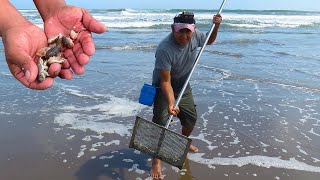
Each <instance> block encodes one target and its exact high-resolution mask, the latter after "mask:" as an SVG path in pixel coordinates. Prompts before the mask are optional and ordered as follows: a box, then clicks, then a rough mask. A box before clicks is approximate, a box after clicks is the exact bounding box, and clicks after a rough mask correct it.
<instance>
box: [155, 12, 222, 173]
mask: <svg viewBox="0 0 320 180" xmlns="http://www.w3.org/2000/svg"><path fill="white" fill-rule="evenodd" d="M221 21H222V18H221V16H220V15H219V14H217V15H215V16H214V17H213V22H214V23H215V27H214V30H213V32H212V34H211V36H210V38H209V40H208V43H207V44H212V43H213V42H214V41H215V39H216V37H217V33H218V29H219V26H220V23H221ZM171 28H172V32H171V33H170V34H169V35H168V36H167V37H166V38H165V39H164V40H163V41H162V42H161V43H160V44H159V46H158V48H157V50H156V54H155V58H156V60H155V67H154V71H153V78H152V79H153V80H152V81H153V82H152V83H153V85H154V86H156V87H160V88H157V92H156V97H155V101H154V109H153V119H152V121H153V122H154V123H157V124H159V125H162V126H164V125H165V124H166V122H167V120H168V117H169V115H174V116H177V117H178V118H179V119H180V122H181V125H182V134H183V135H185V136H187V137H188V136H189V135H190V134H191V132H192V130H193V128H194V126H195V124H196V120H197V112H196V108H195V104H194V100H193V95H192V91H191V87H190V85H189V84H188V86H187V88H186V90H185V92H184V94H183V96H182V98H181V101H180V103H179V106H178V108H176V109H175V108H174V106H175V99H176V98H177V96H178V95H179V93H180V91H181V89H182V87H183V85H184V83H185V81H186V79H187V78H188V75H189V74H190V71H191V69H192V67H193V65H194V62H195V60H196V55H197V53H198V52H197V48H198V47H201V46H203V44H204V43H205V40H206V38H207V37H206V35H205V34H204V33H202V32H200V31H199V30H197V29H196V26H195V20H194V15H193V13H191V12H182V13H180V14H178V15H177V16H176V17H174V23H173V24H172V26H171ZM190 151H191V152H197V151H198V148H197V147H195V146H193V145H190ZM150 174H151V177H152V178H154V179H162V178H163V177H162V173H161V161H160V160H159V159H157V158H154V159H153V161H152V169H151V172H150Z"/></svg>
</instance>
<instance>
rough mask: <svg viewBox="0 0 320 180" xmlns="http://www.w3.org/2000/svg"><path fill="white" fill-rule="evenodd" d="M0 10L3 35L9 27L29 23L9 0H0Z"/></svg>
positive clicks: (1, 32)
mask: <svg viewBox="0 0 320 180" xmlns="http://www.w3.org/2000/svg"><path fill="white" fill-rule="evenodd" d="M0 12H1V13H0V36H1V37H2V36H3V33H5V32H6V31H7V30H8V29H11V28H13V27H19V26H22V25H25V24H27V23H29V21H28V20H27V19H26V18H24V17H23V16H22V14H21V13H20V12H19V11H18V10H17V9H16V8H15V7H14V6H13V5H12V4H11V3H10V2H9V1H8V0H0Z"/></svg>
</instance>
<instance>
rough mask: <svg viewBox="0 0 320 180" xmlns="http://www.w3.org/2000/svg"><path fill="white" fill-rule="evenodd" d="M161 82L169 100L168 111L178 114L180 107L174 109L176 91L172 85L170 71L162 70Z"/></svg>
mask: <svg viewBox="0 0 320 180" xmlns="http://www.w3.org/2000/svg"><path fill="white" fill-rule="evenodd" d="M160 84H161V90H162V92H163V93H164V95H165V96H166V99H167V101H168V111H169V113H170V114H172V115H174V116H176V115H177V114H178V113H179V109H174V105H175V98H174V92H173V89H172V86H171V75H170V71H166V70H161V71H160Z"/></svg>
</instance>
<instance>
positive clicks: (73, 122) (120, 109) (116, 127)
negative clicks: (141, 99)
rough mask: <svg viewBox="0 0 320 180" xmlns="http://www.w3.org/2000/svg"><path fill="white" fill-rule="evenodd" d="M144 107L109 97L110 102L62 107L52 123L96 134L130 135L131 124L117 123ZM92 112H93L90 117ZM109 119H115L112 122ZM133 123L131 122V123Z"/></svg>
mask: <svg viewBox="0 0 320 180" xmlns="http://www.w3.org/2000/svg"><path fill="white" fill-rule="evenodd" d="M143 108H144V107H143V106H142V105H140V104H138V103H137V102H134V101H130V100H127V99H121V98H117V97H114V96H110V101H109V102H106V103H103V104H98V105H94V106H87V107H77V106H64V107H62V108H61V109H62V110H64V113H61V114H59V115H57V116H56V117H55V118H54V123H57V124H59V125H60V126H66V127H67V128H69V129H77V130H81V131H87V130H91V131H94V132H96V133H98V134H103V133H109V134H113V133H115V134H119V135H120V136H125V135H130V134H131V133H130V132H129V129H130V128H132V123H123V122H120V123H117V120H119V121H122V120H123V118H126V117H131V116H132V117H134V116H135V115H136V114H137V113H139V112H140V111H141V110H142V109H143ZM92 112H94V113H93V114H94V115H92ZM111 118H115V119H114V120H112V122H109V121H107V120H110V119H111ZM132 122H133V121H132Z"/></svg>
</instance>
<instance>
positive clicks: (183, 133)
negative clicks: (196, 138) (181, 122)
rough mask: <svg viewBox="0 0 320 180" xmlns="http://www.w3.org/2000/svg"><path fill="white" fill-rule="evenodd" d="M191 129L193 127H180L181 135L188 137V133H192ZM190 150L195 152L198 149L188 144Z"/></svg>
mask: <svg viewBox="0 0 320 180" xmlns="http://www.w3.org/2000/svg"><path fill="white" fill-rule="evenodd" d="M192 130H193V128H187V127H182V135H185V136H187V137H189V136H190V134H191V133H192ZM190 151H191V152H194V153H195V152H198V151H199V149H198V148H197V147H196V146H194V145H192V144H190Z"/></svg>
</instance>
